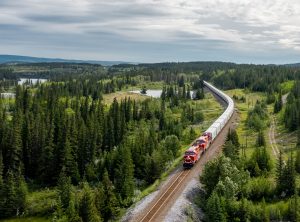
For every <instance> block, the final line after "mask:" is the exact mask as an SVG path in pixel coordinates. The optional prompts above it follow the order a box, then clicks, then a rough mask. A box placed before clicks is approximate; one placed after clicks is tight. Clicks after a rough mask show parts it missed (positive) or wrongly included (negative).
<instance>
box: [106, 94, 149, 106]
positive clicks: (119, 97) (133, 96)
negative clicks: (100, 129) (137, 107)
mask: <svg viewBox="0 0 300 222" xmlns="http://www.w3.org/2000/svg"><path fill="white" fill-rule="evenodd" d="M115 98H116V99H117V100H118V101H121V100H122V99H125V98H130V99H132V100H139V101H142V100H145V99H147V98H149V97H147V96H144V95H139V94H137V93H132V92H128V91H118V92H115V93H110V94H104V95H103V101H104V104H111V103H112V102H113V101H114V99H115Z"/></svg>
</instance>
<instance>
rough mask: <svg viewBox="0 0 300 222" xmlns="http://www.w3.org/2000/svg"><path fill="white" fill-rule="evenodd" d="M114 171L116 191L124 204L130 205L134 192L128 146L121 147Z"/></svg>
mask: <svg viewBox="0 0 300 222" xmlns="http://www.w3.org/2000/svg"><path fill="white" fill-rule="evenodd" d="M117 158H118V159H117V162H116V169H115V174H114V177H115V180H116V182H115V184H116V191H117V192H118V194H120V195H121V198H122V199H123V200H124V201H125V202H126V203H125V204H130V203H131V198H132V197H133V192H134V187H135V185H134V165H133V161H132V157H131V152H130V149H129V147H128V146H124V147H121V148H120V149H119V153H118V155H117Z"/></svg>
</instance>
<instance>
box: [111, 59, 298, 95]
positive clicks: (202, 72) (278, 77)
mask: <svg viewBox="0 0 300 222" xmlns="http://www.w3.org/2000/svg"><path fill="white" fill-rule="evenodd" d="M111 69H112V70H114V71H115V72H116V70H122V69H125V70H126V73H130V75H132V76H137V75H143V76H149V78H150V80H151V81H164V82H166V83H174V82H178V81H180V78H181V76H182V75H184V76H185V78H186V79H187V80H188V81H190V82H194V81H195V80H196V79H197V78H199V77H200V78H202V79H204V80H207V81H211V82H213V83H214V84H215V85H216V86H218V87H220V88H222V89H234V88H247V89H250V90H252V91H259V92H268V93H270V94H273V93H274V92H279V91H280V83H282V82H285V81H287V80H294V79H299V74H300V70H299V67H291V66H276V65H245V64H241V65H239V64H234V63H222V62H190V63H189V62H188V63H158V64H140V65H130V66H126V67H125V66H124V65H118V66H113V67H112V68H111Z"/></svg>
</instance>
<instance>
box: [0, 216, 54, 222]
mask: <svg viewBox="0 0 300 222" xmlns="http://www.w3.org/2000/svg"><path fill="white" fill-rule="evenodd" d="M50 221H51V219H47V218H45V217H24V218H13V219H6V220H0V222H50Z"/></svg>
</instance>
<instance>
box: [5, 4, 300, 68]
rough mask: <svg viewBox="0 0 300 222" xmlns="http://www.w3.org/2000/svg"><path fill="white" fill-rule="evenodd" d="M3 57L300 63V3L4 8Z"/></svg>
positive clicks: (36, 5) (10, 5)
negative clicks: (9, 55) (5, 55)
mask: <svg viewBox="0 0 300 222" xmlns="http://www.w3.org/2000/svg"><path fill="white" fill-rule="evenodd" d="M0 54H18V55H29V56H38V57H52V58H67V59H85V60H86V59H93V60H118V61H120V60H122V61H131V62H162V61H203V60H210V61H232V62H238V63H292V62H300V1H299V0H185V1H183V0H0Z"/></svg>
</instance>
